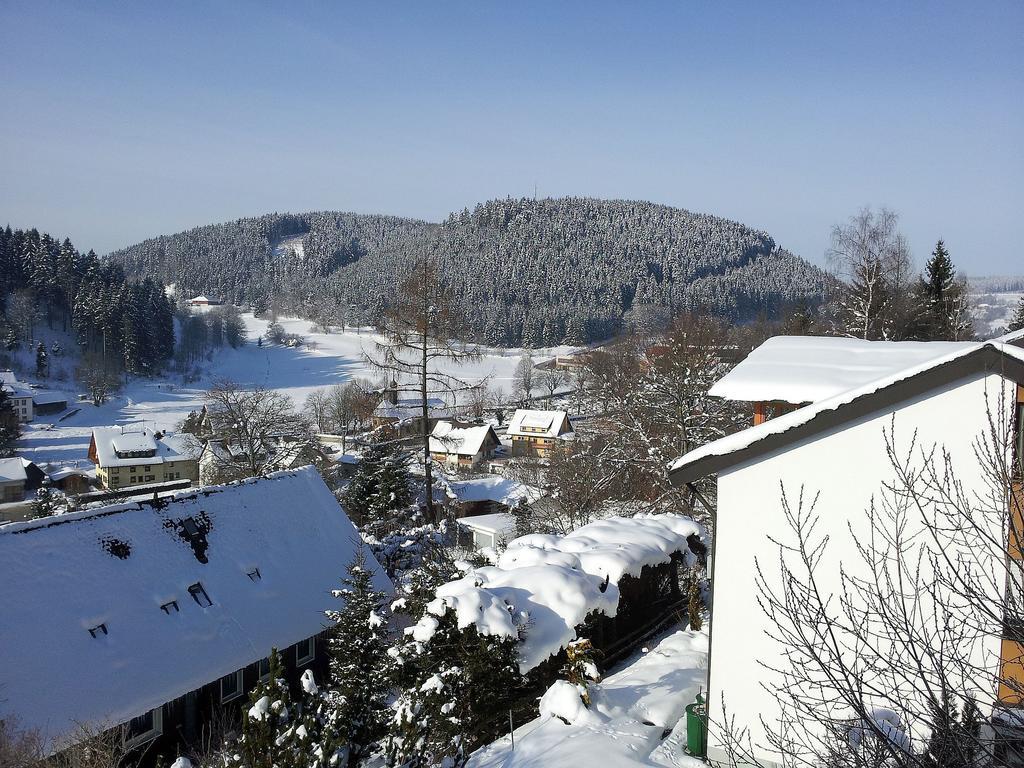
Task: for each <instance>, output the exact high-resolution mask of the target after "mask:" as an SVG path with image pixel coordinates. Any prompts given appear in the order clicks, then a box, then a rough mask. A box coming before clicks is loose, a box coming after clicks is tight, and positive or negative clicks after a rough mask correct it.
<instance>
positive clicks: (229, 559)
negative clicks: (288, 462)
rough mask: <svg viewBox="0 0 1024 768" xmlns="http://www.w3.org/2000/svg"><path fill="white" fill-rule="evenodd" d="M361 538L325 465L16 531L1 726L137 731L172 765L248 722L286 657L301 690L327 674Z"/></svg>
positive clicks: (133, 735)
mask: <svg viewBox="0 0 1024 768" xmlns="http://www.w3.org/2000/svg"><path fill="white" fill-rule="evenodd" d="M358 541H359V535H358V533H357V531H356V529H355V528H354V526H353V525H352V523H351V522H349V520H348V518H347V517H346V516H345V514H344V512H343V511H342V510H341V509H340V508H339V506H338V502H337V500H336V499H335V498H334V496H333V495H332V493H331V492H330V490H329V489H328V488H327V486H326V485H325V484H324V482H323V480H322V479H321V477H320V476H319V475H318V474H317V473H316V472H315V471H313V470H312V469H300V470H295V471H292V472H283V473H277V474H274V475H271V476H269V477H267V478H262V479H259V480H249V481H244V482H241V483H238V484H233V485H231V486H224V487H212V488H204V489H200V490H189V491H184V492H179V493H177V494H174V495H173V496H169V497H165V498H161V499H158V500H145V501H140V502H130V503H120V504H115V505H110V506H106V507H101V508H94V509H89V510H82V511H79V512H73V513H71V514H69V515H64V516H62V517H60V518H59V519H58V520H54V519H49V520H47V519H43V520H33V521H27V522H21V523H13V524H10V525H6V526H2V527H0V562H3V563H4V566H5V571H4V578H3V579H2V580H0V604H2V605H3V606H4V621H2V622H0V647H2V648H3V649H4V670H3V674H2V677H0V681H2V684H3V692H4V695H3V696H2V697H0V719H3V718H8V717H10V718H14V720H13V721H14V722H17V723H18V724H19V726H20V727H22V728H26V729H35V730H38V732H39V734H40V736H41V737H42V738H43V740H44V743H45V745H46V746H47V748H48V750H59V749H60V748H61V747H65V746H68V745H70V744H72V743H74V742H75V741H76V739H78V738H81V734H82V731H81V730H80V729H83V728H84V729H88V730H91V731H92V732H97V731H99V730H103V729H106V728H111V727H115V726H119V725H121V724H125V725H126V726H127V729H128V734H127V735H128V738H129V743H130V744H132V745H134V746H137V747H138V748H139V749H140V750H141V749H143V748H145V760H146V762H147V764H152V763H153V762H155V761H156V760H157V759H158V758H162V759H163V763H162V764H164V765H166V764H167V763H168V762H169V760H173V759H174V757H175V756H176V755H177V754H179V750H181V751H182V752H184V751H186V750H187V749H188V747H189V746H190V745H192V746H199V739H200V738H201V737H202V736H203V735H204V732H205V733H206V734H207V735H208V734H209V729H210V727H211V726H212V725H213V724H214V722H215V721H216V722H220V723H221V724H224V723H225V722H228V721H225V720H224V719H223V718H224V716H225V715H227V716H228V717H229V718H239V717H240V710H239V708H240V707H247V706H248V705H247V704H246V703H245V702H246V701H247V695H248V693H249V691H251V690H252V689H253V688H254V687H255V685H256V684H257V682H258V680H259V679H260V677H261V676H263V675H266V674H267V669H268V658H267V657H268V655H269V654H270V651H271V649H272V648H277V649H278V651H279V653H280V655H281V658H282V661H283V662H284V666H285V671H286V677H287V679H288V681H289V683H290V684H291V685H292V686H293V690H294V686H296V684H297V682H298V677H299V675H300V674H301V672H302V671H303V670H306V669H310V670H313V673H314V676H315V679H316V680H317V681H318V682H322V681H323V680H324V679H325V675H326V669H327V656H326V646H325V638H324V624H325V621H326V619H325V617H324V611H325V610H328V609H336V608H339V607H340V606H339V602H338V600H337V598H335V597H334V596H333V595H332V593H331V590H332V589H334V588H335V587H337V585H338V583H339V578H340V576H341V574H342V572H343V570H344V567H345V565H346V564H347V563H348V562H349V561H350V560H351V559H352V557H353V556H354V554H355V550H356V547H357V546H358V545H357V542H358ZM54 553H59V559H60V561H61V562H62V563H63V564H65V565H66V566H67V567H68V568H71V569H72V570H73V576H72V577H70V578H69V576H68V570H67V568H55V567H53V563H54V557H55V554H54ZM367 564H368V566H369V567H371V568H372V569H373V571H374V575H373V581H374V587H375V588H376V589H380V590H383V591H385V592H387V593H391V592H393V588H392V586H391V584H390V582H389V581H388V579H387V578H386V576H385V575H384V574H383V571H382V570H381V569H380V568H379V566H377V564H376V562H375V561H374V560H373V557H372V555H367ZM55 691H59V692H60V695H55V693H54V692H55ZM217 718H220V720H217ZM235 722H236V723H237V720H236V721H235ZM236 727H237V726H236Z"/></svg>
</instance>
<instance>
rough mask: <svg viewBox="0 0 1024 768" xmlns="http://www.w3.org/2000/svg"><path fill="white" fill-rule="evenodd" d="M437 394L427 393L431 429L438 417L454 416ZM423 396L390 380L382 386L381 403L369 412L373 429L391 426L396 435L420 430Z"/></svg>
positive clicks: (415, 432) (411, 433)
mask: <svg viewBox="0 0 1024 768" xmlns="http://www.w3.org/2000/svg"><path fill="white" fill-rule="evenodd" d="M454 415H455V414H454V409H452V408H450V407H448V406H447V405H446V404H445V402H444V400H442V399H441V398H439V397H427V431H430V430H433V428H434V425H435V424H437V422H438V420H439V419H445V418H449V417H451V416H454ZM422 422H423V397H422V396H421V395H420V394H419V393H418V392H411V393H405V392H403V391H402V390H401V388H400V387H399V385H398V382H396V381H392V382H391V384H389V385H388V386H387V388H385V390H384V394H383V397H381V401H380V403H379V404H378V405H377V407H376V408H374V410H373V413H372V414H371V415H370V426H371V427H373V428H374V429H380V428H382V427H390V428H393V429H394V430H395V431H396V432H397V433H398V435H399V436H401V437H405V436H407V435H416V434H422V433H423V428H422Z"/></svg>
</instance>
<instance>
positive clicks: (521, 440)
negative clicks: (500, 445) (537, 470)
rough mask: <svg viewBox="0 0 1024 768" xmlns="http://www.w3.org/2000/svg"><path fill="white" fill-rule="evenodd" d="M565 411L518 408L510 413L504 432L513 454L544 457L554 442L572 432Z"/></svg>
mask: <svg viewBox="0 0 1024 768" xmlns="http://www.w3.org/2000/svg"><path fill="white" fill-rule="evenodd" d="M572 429H573V428H572V422H570V421H569V414H567V413H566V412H565V411H531V410H525V409H523V408H519V409H517V410H516V412H515V413H514V414H513V415H512V419H511V420H510V421H509V423H508V429H507V430H506V431H505V434H506V435H507V436H508V437H509V438H510V439H511V441H512V455H513V456H536V457H539V458H544V457H546V456H547V455H548V454H549V453H550V452H551V450H552V449H553V448H554V446H555V442H556V441H557V440H560V439H566V436H567V435H569V434H570V433H572Z"/></svg>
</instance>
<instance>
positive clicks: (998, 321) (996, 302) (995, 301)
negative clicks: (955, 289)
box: [971, 291, 1024, 339]
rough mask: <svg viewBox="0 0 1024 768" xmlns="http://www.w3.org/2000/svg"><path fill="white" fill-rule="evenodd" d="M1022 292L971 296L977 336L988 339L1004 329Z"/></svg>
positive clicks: (1018, 302)
mask: <svg viewBox="0 0 1024 768" xmlns="http://www.w3.org/2000/svg"><path fill="white" fill-rule="evenodd" d="M1022 297H1024V293H1019V292H1012V291H1005V292H1000V293H981V294H976V295H972V296H971V316H972V317H973V318H974V331H975V333H977V334H978V337H979V338H982V339H988V338H991V337H992V336H995V335H997V334H998V333H1000V332H1002V331H1003V330H1005V329H1006V327H1007V326H1008V325H1009V324H1010V320H1011V319H1012V318H1013V313H1014V312H1015V311H1016V310H1017V306H1018V305H1019V304H1020V300H1021V298H1022Z"/></svg>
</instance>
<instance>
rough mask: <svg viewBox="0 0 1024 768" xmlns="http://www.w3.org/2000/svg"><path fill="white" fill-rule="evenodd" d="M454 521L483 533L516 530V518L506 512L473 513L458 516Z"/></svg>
mask: <svg viewBox="0 0 1024 768" xmlns="http://www.w3.org/2000/svg"><path fill="white" fill-rule="evenodd" d="M456 522H457V523H458V524H459V525H461V526H462V527H463V528H469V529H470V530H474V531H482V532H484V533H494V534H503V533H504V534H509V533H514V532H515V530H516V519H515V517H514V516H513V515H510V514H509V513H508V512H495V513H494V514H493V515H473V516H472V517H460V518H459V519H458V520H456Z"/></svg>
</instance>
